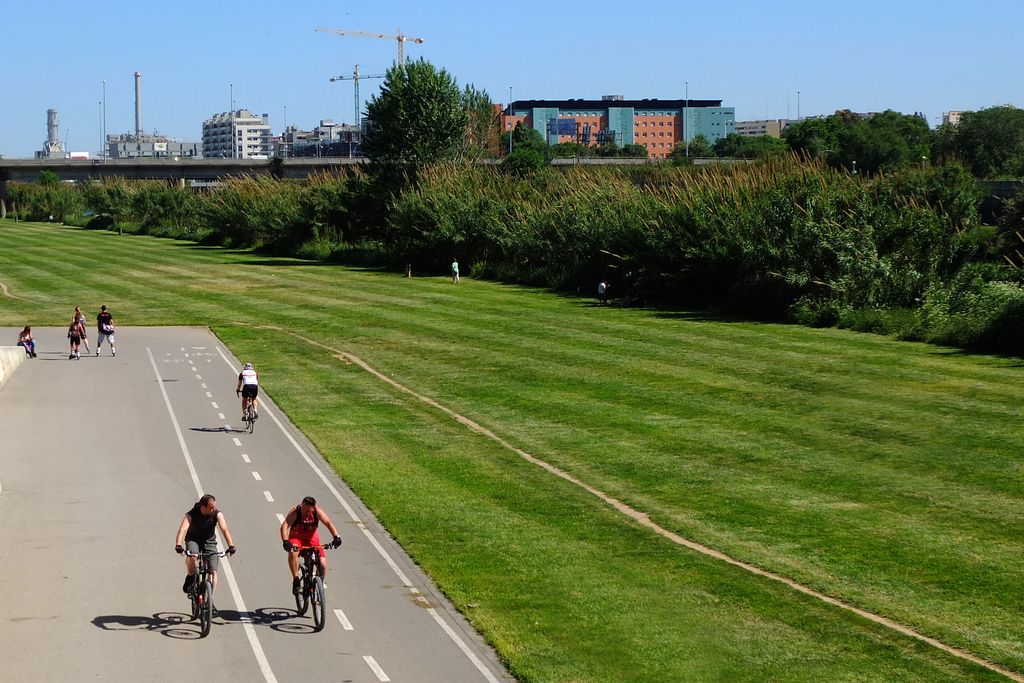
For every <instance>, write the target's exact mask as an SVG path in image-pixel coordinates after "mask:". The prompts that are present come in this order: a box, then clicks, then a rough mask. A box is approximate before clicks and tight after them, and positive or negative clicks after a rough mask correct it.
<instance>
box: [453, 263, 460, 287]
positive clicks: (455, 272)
mask: <svg viewBox="0 0 1024 683" xmlns="http://www.w3.org/2000/svg"><path fill="white" fill-rule="evenodd" d="M452 282H453V283H455V284H459V260H458V259H452Z"/></svg>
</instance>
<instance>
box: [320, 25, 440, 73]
mask: <svg viewBox="0 0 1024 683" xmlns="http://www.w3.org/2000/svg"><path fill="white" fill-rule="evenodd" d="M316 30H317V31H319V32H320V33H334V34H336V35H339V36H361V37H363V38H379V39H381V40H395V41H398V64H399V66H404V65H405V44H406V43H416V44H417V45H419V44H421V43H423V42H424V41H423V39H422V38H413V37H412V36H407V35H405V34H404V33H402V29H397V30H398V35H394V36H389V35H385V34H383V33H368V32H366V31H348V30H346V29H340V28H318V29H316Z"/></svg>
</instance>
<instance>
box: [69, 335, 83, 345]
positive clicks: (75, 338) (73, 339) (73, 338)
mask: <svg viewBox="0 0 1024 683" xmlns="http://www.w3.org/2000/svg"><path fill="white" fill-rule="evenodd" d="M68 339H70V340H71V343H72V344H79V343H81V341H82V338H81V337H79V336H78V335H77V334H73V335H71V336H70V337H68Z"/></svg>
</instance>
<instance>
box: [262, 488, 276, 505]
mask: <svg viewBox="0 0 1024 683" xmlns="http://www.w3.org/2000/svg"><path fill="white" fill-rule="evenodd" d="M263 495H264V497H266V499H267V502H268V503H273V502H274V497H273V496H272V495H270V491H264V492H263Z"/></svg>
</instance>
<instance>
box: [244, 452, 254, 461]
mask: <svg viewBox="0 0 1024 683" xmlns="http://www.w3.org/2000/svg"><path fill="white" fill-rule="evenodd" d="M242 462H252V461H251V460H249V454H248V453H242Z"/></svg>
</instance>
